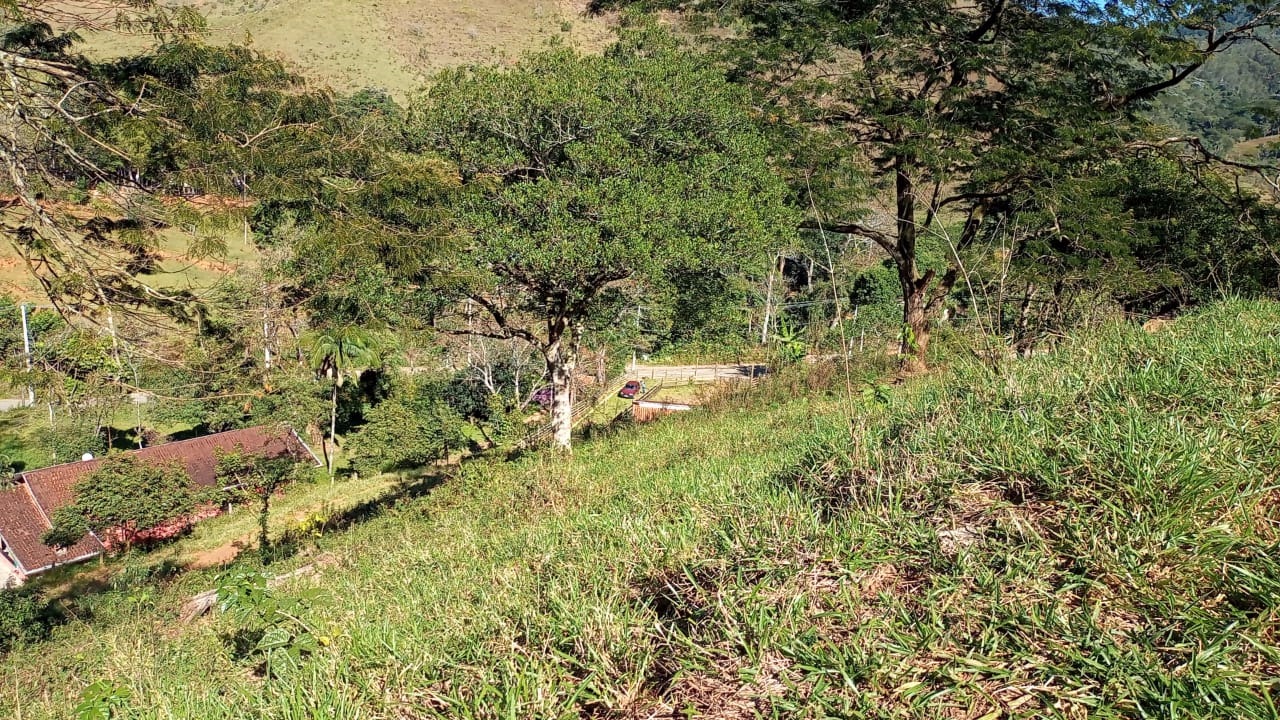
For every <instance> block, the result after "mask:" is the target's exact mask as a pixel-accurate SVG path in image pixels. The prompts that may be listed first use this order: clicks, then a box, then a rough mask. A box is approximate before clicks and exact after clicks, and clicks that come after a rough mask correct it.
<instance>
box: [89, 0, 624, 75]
mask: <svg viewBox="0 0 1280 720" xmlns="http://www.w3.org/2000/svg"><path fill="white" fill-rule="evenodd" d="M174 4H183V5H189V6H192V7H195V8H196V9H197V10H199V11H200V12H201V14H203V15H204V16H205V17H206V18H207V19H208V20H209V25H210V28H211V31H212V38H213V40H214V41H215V42H246V41H247V42H251V43H252V44H253V46H254V47H256V48H257V49H258V50H261V51H262V52H264V53H266V54H268V55H271V56H274V57H279V58H281V59H283V60H286V61H288V62H290V63H291V64H293V65H295V66H296V67H297V68H298V69H299V70H300V71H302V72H303V73H304V74H305V75H307V76H308V77H309V78H311V79H313V80H315V81H317V82H320V83H322V84H326V85H329V86H331V87H333V88H334V89H335V90H347V91H350V90H358V89H360V88H366V87H377V88H382V89H384V90H387V91H388V92H390V93H391V94H392V95H394V96H396V97H398V98H401V99H403V98H405V97H406V96H408V95H409V94H411V93H412V92H413V91H414V90H415V89H417V88H419V87H421V86H422V85H423V84H424V83H425V82H426V79H427V77H428V76H430V75H431V74H432V73H435V72H437V71H439V70H442V69H445V68H449V67H457V66H459V65H467V64H471V63H494V62H504V61H511V60H514V59H515V58H517V57H518V56H519V55H520V54H521V53H523V52H525V51H528V50H532V49H536V48H537V47H539V46H541V45H543V44H545V43H547V42H550V41H552V40H557V41H560V42H564V43H566V44H569V45H572V46H575V47H581V48H584V49H590V48H596V47H601V46H603V45H604V44H605V43H607V42H608V40H609V38H610V37H611V32H612V31H611V23H610V21H609V20H608V19H606V18H600V17H588V16H587V15H586V12H585V11H586V6H587V2H586V0H378V1H377V2H353V1H352V0H179V2H175V3H174ZM90 42H91V43H92V45H93V46H94V47H95V48H96V49H97V50H98V51H99V52H103V53H106V54H113V53H119V52H124V51H127V50H128V49H129V48H130V47H131V44H132V43H133V42H134V41H133V40H132V39H129V38H123V39H122V38H119V37H111V36H106V35H102V36H96V37H92V38H90Z"/></svg>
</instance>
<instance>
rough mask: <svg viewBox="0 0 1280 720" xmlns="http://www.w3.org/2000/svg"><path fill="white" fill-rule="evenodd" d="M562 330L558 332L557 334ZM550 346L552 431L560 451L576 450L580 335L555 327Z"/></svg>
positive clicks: (548, 362) (548, 360) (566, 326)
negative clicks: (575, 398) (575, 380)
mask: <svg viewBox="0 0 1280 720" xmlns="http://www.w3.org/2000/svg"><path fill="white" fill-rule="evenodd" d="M557 330H558V332H557ZM549 336H550V337H549V338H548V339H549V340H550V342H549V343H548V345H547V350H546V357H547V367H548V369H550V370H551V393H552V395H551V428H552V433H553V436H554V439H555V445H556V447H557V448H560V449H561V450H564V451H566V452H572V450H573V444H572V443H573V371H574V370H575V369H576V368H577V365H578V332H577V330H576V329H575V330H572V331H569V328H568V323H567V322H563V323H562V324H561V325H560V326H559V327H554V326H553V327H552V332H551V333H549Z"/></svg>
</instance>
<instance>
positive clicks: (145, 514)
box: [45, 455, 204, 550]
mask: <svg viewBox="0 0 1280 720" xmlns="http://www.w3.org/2000/svg"><path fill="white" fill-rule="evenodd" d="M72 492H73V495H74V498H75V500H74V502H72V503H71V504H70V505H66V506H64V507H62V508H60V509H58V510H57V511H56V512H54V514H53V517H52V518H51V520H52V525H53V528H52V529H51V530H49V531H48V533H46V536H45V542H49V543H52V544H55V545H63V546H66V545H71V544H74V543H75V542H76V541H78V540H79V539H80V538H81V537H84V534H85V533H86V532H89V531H92V532H94V533H96V534H99V535H101V534H106V533H118V534H119V537H120V538H121V539H122V540H123V541H124V545H125V549H126V550H127V549H129V548H131V547H133V544H134V542H136V540H137V538H138V536H139V535H140V534H141V533H143V532H146V531H147V530H152V529H155V528H157V527H160V526H161V525H163V524H165V523H167V522H170V521H172V520H177V519H180V518H183V517H185V516H187V515H190V514H191V512H192V511H194V510H195V509H196V506H197V505H198V504H199V503H200V502H201V501H202V500H203V499H204V498H203V495H202V494H201V493H200V492H198V491H197V490H196V489H194V488H193V487H192V483H191V477H190V476H189V475H187V471H186V470H185V469H184V468H183V467H182V466H181V465H180V464H179V463H176V462H174V463H147V462H143V461H141V460H139V459H138V458H137V457H136V456H134V455H112V456H108V457H106V458H105V459H103V461H102V464H101V465H100V466H99V467H98V469H96V470H94V471H93V472H91V473H89V474H88V475H86V476H85V477H84V479H82V480H80V481H79V482H77V483H76V484H75V487H74V489H73V491H72Z"/></svg>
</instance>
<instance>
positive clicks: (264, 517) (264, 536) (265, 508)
mask: <svg viewBox="0 0 1280 720" xmlns="http://www.w3.org/2000/svg"><path fill="white" fill-rule="evenodd" d="M270 516H271V489H270V488H269V487H267V486H263V488H262V506H261V507H260V508H258V555H259V556H260V557H261V558H262V561H263V562H264V563H265V562H267V559H268V552H269V550H270V549H271V535H270V533H269V531H268V524H267V521H268V520H269V519H270Z"/></svg>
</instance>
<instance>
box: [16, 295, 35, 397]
mask: <svg viewBox="0 0 1280 720" xmlns="http://www.w3.org/2000/svg"><path fill="white" fill-rule="evenodd" d="M18 307H19V308H20V309H21V310H22V352H23V353H24V354H25V355H26V356H27V374H28V375H30V373H31V330H30V328H29V327H28V325H27V304H26V303H21V304H20V305H18ZM35 404H36V386H35V385H34V384H33V383H30V382H28V383H27V405H35Z"/></svg>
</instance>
